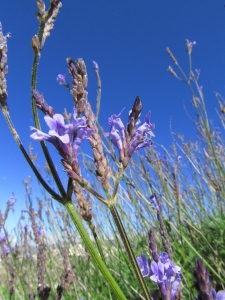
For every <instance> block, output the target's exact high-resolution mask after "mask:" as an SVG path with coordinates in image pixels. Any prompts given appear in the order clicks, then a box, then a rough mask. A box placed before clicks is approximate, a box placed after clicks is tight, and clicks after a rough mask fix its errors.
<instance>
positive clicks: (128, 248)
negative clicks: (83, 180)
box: [109, 205, 151, 300]
mask: <svg viewBox="0 0 225 300" xmlns="http://www.w3.org/2000/svg"><path fill="white" fill-rule="evenodd" d="M109 208H110V211H111V213H112V216H113V219H114V222H115V224H116V226H117V229H118V231H119V234H120V236H121V238H122V241H123V244H124V246H125V248H126V251H127V254H128V256H129V259H130V262H131V264H132V266H133V269H134V272H135V275H136V278H137V280H138V282H139V285H140V287H141V289H142V291H143V294H144V297H145V299H146V300H151V296H150V294H149V290H148V287H147V285H146V282H145V280H144V278H143V276H142V274H141V271H140V268H139V266H138V264H137V261H136V257H135V255H134V252H133V250H132V248H131V245H130V242H129V240H128V237H127V235H126V232H125V229H124V227H123V224H122V222H121V220H120V217H119V214H118V212H117V209H116V207H115V205H111V206H110V207H109Z"/></svg>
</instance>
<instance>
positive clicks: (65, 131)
mask: <svg viewBox="0 0 225 300" xmlns="http://www.w3.org/2000/svg"><path fill="white" fill-rule="evenodd" d="M76 115H77V110H76V108H74V109H73V117H72V124H65V123H64V118H63V116H62V115H60V114H55V115H54V116H53V117H52V118H51V117H50V116H48V115H46V116H45V117H44V119H45V122H46V123H47V125H48V126H49V128H50V130H49V132H48V134H46V133H44V132H42V131H40V130H38V129H37V128H35V127H30V128H31V130H34V131H35V132H34V133H33V134H31V136H30V137H31V138H32V139H34V140H35V141H48V142H50V143H52V144H53V145H54V146H55V147H56V149H57V150H58V151H59V153H60V155H61V156H62V157H64V158H65V157H67V156H68V155H70V156H73V154H77V146H78V144H79V143H76V144H74V145H75V146H74V147H75V149H76V153H73V152H72V149H73V134H74V131H75V130H77V129H81V128H86V117H84V116H83V117H82V118H77V117H76ZM82 132H83V131H82ZM78 137H79V138H81V134H80V135H79V131H78ZM89 137H90V134H87V133H86V135H84V134H83V136H82V139H84V138H89ZM82 139H81V140H82ZM75 140H76V139H75ZM74 143H75V141H74Z"/></svg>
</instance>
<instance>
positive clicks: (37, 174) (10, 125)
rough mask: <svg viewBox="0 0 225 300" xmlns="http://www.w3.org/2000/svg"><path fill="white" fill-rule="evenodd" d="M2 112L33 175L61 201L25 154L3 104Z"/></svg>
mask: <svg viewBox="0 0 225 300" xmlns="http://www.w3.org/2000/svg"><path fill="white" fill-rule="evenodd" d="M1 110H2V113H3V115H4V117H5V119H6V122H7V124H8V126H9V129H10V131H11V133H12V135H13V137H14V139H15V141H16V143H17V145H18V146H19V148H20V150H21V152H22V153H23V156H24V157H25V159H26V161H27V162H28V164H29V166H30V167H31V169H32V171H33V172H34V174H35V176H36V177H37V179H38V181H39V182H40V183H41V185H42V186H43V187H44V188H45V189H46V191H48V193H49V194H50V195H51V196H52V197H53V198H54V199H55V200H57V201H58V202H60V203H63V199H62V197H60V195H58V194H57V193H56V192H55V191H53V189H51V188H50V186H49V185H48V184H47V183H46V181H45V180H44V179H43V178H42V176H41V174H40V173H39V172H38V170H37V169H36V167H35V165H34V164H33V162H32V160H31V159H30V157H29V155H28V154H27V152H26V150H25V149H24V147H23V145H22V143H21V141H20V138H19V135H18V133H17V131H16V129H15V128H14V126H13V123H12V121H11V119H10V116H9V112H8V110H7V108H6V107H5V106H2V107H1Z"/></svg>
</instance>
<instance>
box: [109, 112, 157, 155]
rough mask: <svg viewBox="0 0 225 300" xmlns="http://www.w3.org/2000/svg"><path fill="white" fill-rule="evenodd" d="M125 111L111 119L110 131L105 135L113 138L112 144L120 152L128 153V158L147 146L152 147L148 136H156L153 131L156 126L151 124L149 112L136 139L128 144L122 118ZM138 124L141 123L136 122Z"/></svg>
mask: <svg viewBox="0 0 225 300" xmlns="http://www.w3.org/2000/svg"><path fill="white" fill-rule="evenodd" d="M123 110H124V109H123ZM123 110H122V111H121V112H120V113H119V114H118V115H112V116H111V117H109V120H108V124H109V126H110V130H109V132H107V133H105V134H104V135H105V136H109V137H110V138H111V142H112V143H113V144H114V145H115V146H116V147H117V148H118V149H119V151H120V152H122V151H123V152H126V153H127V155H128V157H131V156H132V154H133V153H134V151H136V150H139V149H141V148H143V147H146V146H152V144H153V142H152V141H151V139H148V138H147V137H148V135H150V136H155V135H154V133H153V132H152V130H153V129H154V128H155V125H154V124H151V123H150V111H149V112H148V114H147V115H146V117H145V122H144V124H143V125H141V126H140V127H138V128H137V130H136V133H135V135H134V137H133V138H132V139H131V141H130V142H129V143H126V140H125V137H126V135H125V126H124V124H123V122H122V120H121V118H120V115H121V114H122V112H123ZM138 123H139V122H136V125H137V124H138ZM136 125H135V126H136ZM116 127H117V128H118V130H117V129H116Z"/></svg>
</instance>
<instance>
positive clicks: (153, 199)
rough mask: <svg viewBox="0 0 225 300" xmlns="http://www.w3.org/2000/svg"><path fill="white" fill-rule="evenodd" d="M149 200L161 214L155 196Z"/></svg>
mask: <svg viewBox="0 0 225 300" xmlns="http://www.w3.org/2000/svg"><path fill="white" fill-rule="evenodd" d="M149 200H150V202H151V204H152V206H153V207H154V208H155V209H156V211H157V212H159V205H158V202H157V200H156V197H155V194H153V195H151V196H150V199H149Z"/></svg>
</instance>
